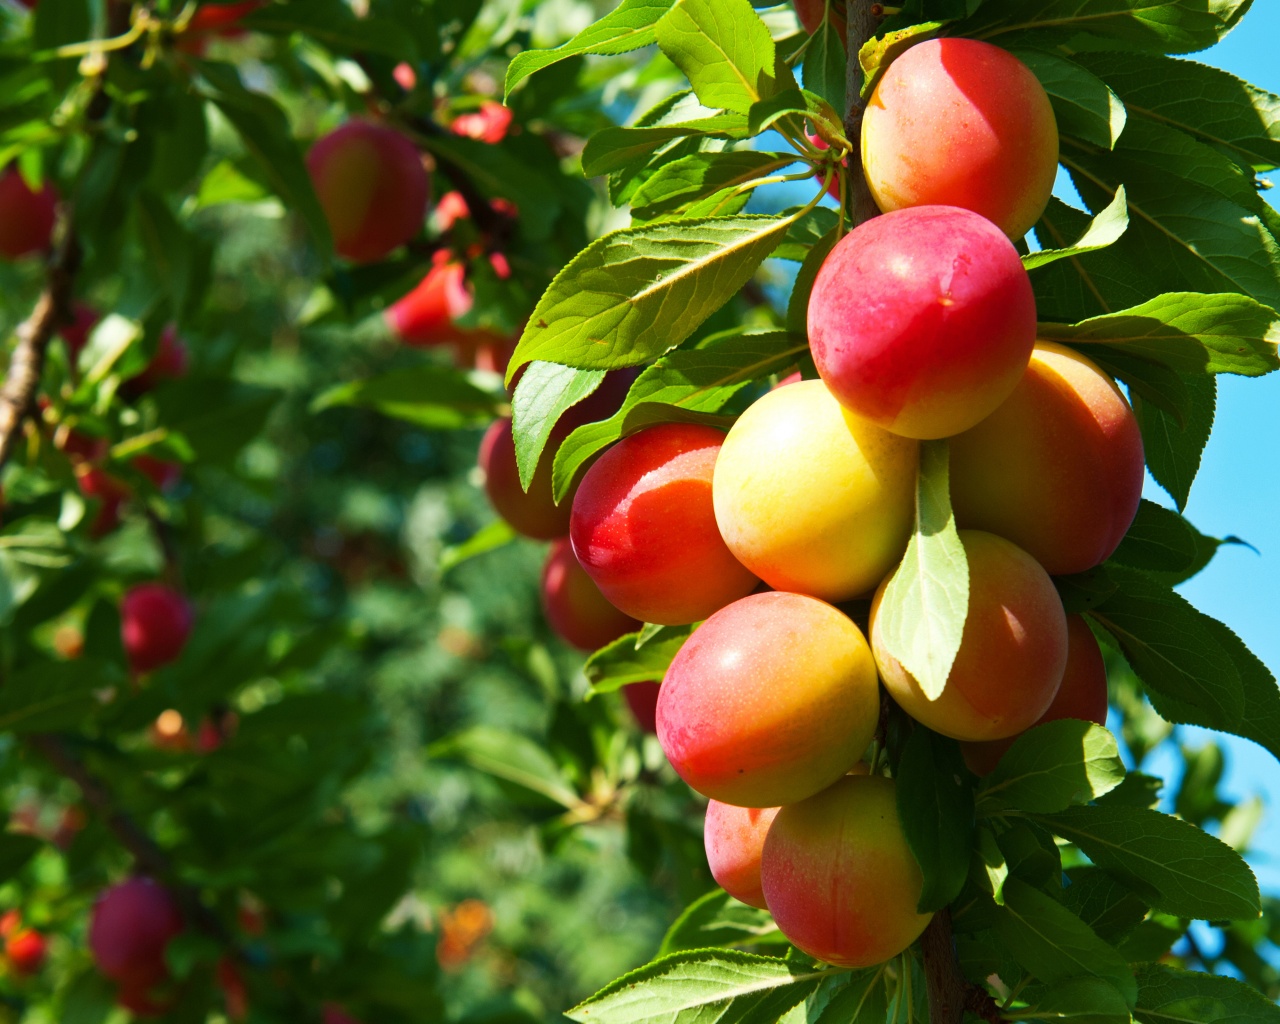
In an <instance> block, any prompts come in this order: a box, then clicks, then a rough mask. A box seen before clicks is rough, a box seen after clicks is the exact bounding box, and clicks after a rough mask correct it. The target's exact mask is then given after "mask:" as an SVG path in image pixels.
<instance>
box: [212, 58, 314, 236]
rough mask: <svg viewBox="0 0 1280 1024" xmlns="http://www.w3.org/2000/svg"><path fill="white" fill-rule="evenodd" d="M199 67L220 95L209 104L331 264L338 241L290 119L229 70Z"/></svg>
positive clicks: (214, 97)
mask: <svg viewBox="0 0 1280 1024" xmlns="http://www.w3.org/2000/svg"><path fill="white" fill-rule="evenodd" d="M198 67H199V69H200V74H201V76H202V77H203V78H204V80H205V81H206V82H208V83H209V84H210V85H211V86H212V87H213V89H214V91H213V93H212V94H210V95H209V96H208V97H207V98H208V99H209V100H210V101H212V102H213V104H214V105H215V106H216V107H217V108H218V109H219V110H220V111H222V114H223V116H224V117H226V119H227V120H228V121H229V122H230V123H231V126H232V127H233V128H235V130H236V132H237V134H238V135H239V136H240V141H241V142H242V143H243V144H244V148H245V150H246V151H247V152H248V154H249V155H250V156H251V157H252V158H253V159H254V161H255V162H256V163H257V165H258V169H259V170H260V171H261V173H262V175H263V178H264V179H265V180H266V181H267V182H268V184H270V186H271V188H272V189H273V190H274V191H275V193H276V195H278V196H279V197H280V198H281V199H282V200H284V204H285V206H286V207H288V208H289V209H290V210H295V211H297V213H298V214H299V215H300V216H301V217H302V220H303V222H304V223H305V224H306V225H307V229H308V230H309V231H310V232H311V238H312V241H313V242H315V245H316V248H317V249H318V250H319V253H320V257H321V259H322V260H323V261H325V262H327V261H328V260H329V259H330V258H331V257H332V254H333V235H332V234H331V233H330V231H329V222H328V220H327V219H326V218H325V215H324V210H323V209H321V207H320V200H319V199H317V198H316V193H315V189H314V188H313V187H312V185H311V176H310V175H309V174H308V173H307V166H306V164H305V163H304V162H303V159H302V153H301V152H300V151H299V149H298V144H297V143H296V142H295V141H294V139H293V136H292V134H291V132H290V128H289V118H288V117H287V115H286V114H285V112H284V111H283V110H282V109H281V108H280V106H279V105H278V104H277V103H275V102H274V101H273V100H271V99H269V98H268V97H267V96H264V95H263V94H262V93H260V92H250V91H249V90H248V89H246V88H245V87H244V85H243V84H241V82H240V77H239V75H237V74H236V72H235V69H234V68H232V67H230V66H229V65H225V64H215V63H212V62H210V61H200V62H198Z"/></svg>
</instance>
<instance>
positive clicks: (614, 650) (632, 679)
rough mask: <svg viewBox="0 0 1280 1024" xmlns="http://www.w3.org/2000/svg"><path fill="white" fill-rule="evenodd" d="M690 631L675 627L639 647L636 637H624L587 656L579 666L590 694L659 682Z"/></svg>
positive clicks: (689, 629) (687, 628)
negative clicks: (588, 684) (660, 637)
mask: <svg viewBox="0 0 1280 1024" xmlns="http://www.w3.org/2000/svg"><path fill="white" fill-rule="evenodd" d="M692 631H693V627H692V626H680V627H676V628H674V629H672V630H671V632H670V633H669V634H667V635H666V636H665V637H663V638H662V639H660V640H659V639H654V640H650V641H649V642H648V643H646V644H643V645H642V644H640V643H639V640H640V634H639V633H627V634H625V635H624V636H620V637H618V639H617V640H615V641H613V643H611V644H608V645H606V646H604V647H601V648H600V650H598V651H596V652H595V653H594V654H593V655H591V657H589V658H588V659H587V663H586V664H585V665H583V666H582V671H583V674H584V675H585V676H586V677H587V682H589V683H590V684H591V689H592V692H594V693H609V692H611V691H613V690H619V689H621V688H622V687H624V686H626V685H627V684H628V683H648V682H655V681H658V680H661V679H662V677H663V676H665V675H666V674H667V666H668V665H670V664H671V659H672V658H674V657H675V656H676V653H677V652H678V651H679V650H680V648H681V647H683V646H684V642H685V640H686V639H688V636H689V634H690V633H691V632H692Z"/></svg>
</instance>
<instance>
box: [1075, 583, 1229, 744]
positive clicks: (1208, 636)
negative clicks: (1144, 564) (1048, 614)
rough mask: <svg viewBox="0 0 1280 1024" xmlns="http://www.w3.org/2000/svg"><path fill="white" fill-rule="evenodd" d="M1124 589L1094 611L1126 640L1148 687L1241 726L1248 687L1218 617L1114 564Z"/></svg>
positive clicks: (1122, 641) (1128, 652)
mask: <svg viewBox="0 0 1280 1024" xmlns="http://www.w3.org/2000/svg"><path fill="white" fill-rule="evenodd" d="M1107 575H1108V576H1110V577H1111V579H1112V580H1113V581H1114V582H1115V583H1116V584H1117V585H1118V587H1119V589H1118V590H1117V591H1116V592H1115V593H1114V594H1113V595H1112V596H1111V597H1110V598H1108V599H1107V600H1106V601H1105V602H1104V603H1103V604H1102V605H1100V606H1099V607H1097V608H1095V609H1093V610H1092V611H1091V612H1090V613H1089V614H1090V616H1091V617H1092V618H1093V619H1094V621H1095V622H1097V623H1098V624H1099V625H1101V626H1102V627H1103V628H1104V629H1106V630H1107V632H1109V633H1110V634H1111V635H1112V636H1113V637H1115V639H1116V641H1117V642H1118V643H1119V644H1120V649H1121V650H1122V651H1124V654H1125V657H1126V658H1127V659H1128V661H1129V664H1130V666H1131V667H1132V668H1133V671H1134V672H1135V673H1137V676H1138V678H1139V679H1141V680H1142V684H1143V686H1145V687H1146V688H1147V689H1148V690H1151V691H1154V692H1156V693H1160V694H1165V695H1167V696H1170V697H1173V698H1175V699H1177V700H1179V701H1183V702H1185V703H1188V704H1191V705H1192V706H1194V707H1196V708H1200V709H1202V710H1203V711H1204V713H1205V714H1207V715H1210V716H1212V717H1213V718H1214V720H1215V721H1221V722H1224V723H1231V724H1232V725H1238V723H1239V722H1240V716H1241V714H1242V712H1243V710H1244V690H1243V686H1242V684H1241V682H1240V674H1239V673H1238V672H1237V671H1236V669H1235V666H1234V665H1233V663H1232V659H1231V658H1230V656H1229V655H1228V654H1227V652H1226V651H1225V650H1224V649H1223V647H1222V645H1221V644H1220V643H1218V641H1217V639H1216V636H1215V632H1214V629H1213V627H1212V625H1211V624H1212V623H1213V621H1214V620H1213V619H1211V618H1209V616H1207V615H1204V614H1203V613H1201V612H1199V611H1197V610H1196V609H1195V608H1193V607H1192V606H1191V605H1190V604H1189V603H1188V602H1187V600H1186V598H1184V597H1182V596H1181V595H1180V594H1176V593H1174V591H1173V590H1172V589H1171V588H1170V587H1168V586H1166V585H1163V584H1160V583H1157V582H1155V581H1154V580H1152V579H1151V578H1150V577H1149V576H1147V575H1145V574H1144V573H1142V572H1140V571H1138V570H1136V569H1130V568H1128V567H1127V566H1120V565H1114V566H1108V569H1107Z"/></svg>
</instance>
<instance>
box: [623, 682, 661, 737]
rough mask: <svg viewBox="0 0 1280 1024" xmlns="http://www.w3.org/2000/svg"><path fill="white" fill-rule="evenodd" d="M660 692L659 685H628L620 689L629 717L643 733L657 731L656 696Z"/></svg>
mask: <svg viewBox="0 0 1280 1024" xmlns="http://www.w3.org/2000/svg"><path fill="white" fill-rule="evenodd" d="M661 690H662V684H661V683H628V684H627V685H626V686H624V687H623V688H622V696H624V697H625V698H626V699H627V707H629V708H630V709H631V717H632V718H634V719H635V720H636V725H638V726H640V728H641V729H643V730H644V731H645V732H648V733H656V732H657V731H658V694H659V693H660V692H661Z"/></svg>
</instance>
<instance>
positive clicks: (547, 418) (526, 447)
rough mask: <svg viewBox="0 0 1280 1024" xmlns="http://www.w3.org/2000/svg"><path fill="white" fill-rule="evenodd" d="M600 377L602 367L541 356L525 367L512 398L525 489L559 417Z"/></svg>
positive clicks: (587, 393)
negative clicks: (576, 366)
mask: <svg viewBox="0 0 1280 1024" xmlns="http://www.w3.org/2000/svg"><path fill="white" fill-rule="evenodd" d="M603 380H604V371H603V370H577V369H574V368H573V367H571V366H561V365H559V364H558V363H544V362H542V361H540V360H535V361H534V362H532V363H530V364H529V365H528V366H526V367H525V371H524V376H522V377H521V378H520V383H519V384H517V385H516V390H515V394H514V395H513V396H512V399H511V416H512V434H513V437H514V439H515V447H516V465H517V466H518V467H519V469H520V486H521V487H523V488H524V489H525V490H526V491H527V490H528V489H529V484H530V483H531V482H532V481H533V474H534V473H535V472H536V471H537V469H538V462H539V460H540V458H541V457H542V449H543V448H544V447H546V444H547V440H548V438H550V437H551V431H552V430H554V429H555V425H556V423H557V422H559V420H560V417H561V416H563V415H564V414H565V412H566V411H568V410H569V409H570V408H572V407H573V406H575V405H577V404H578V403H579V402H581V401H582V400H583V399H584V398H588V397H589V396H590V395H591V394H592V392H594V391H595V390H596V388H598V387H599V386H600V382H601V381H603Z"/></svg>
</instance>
